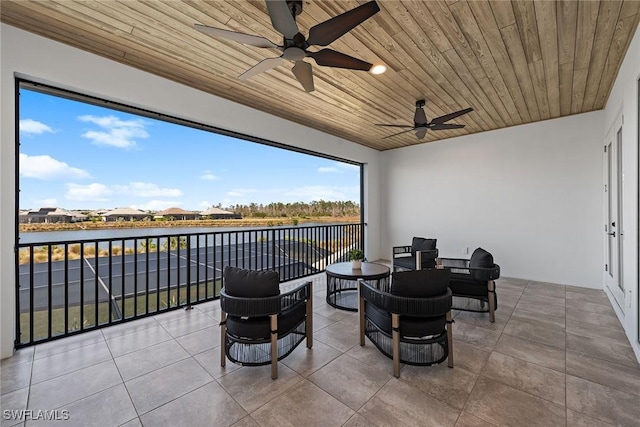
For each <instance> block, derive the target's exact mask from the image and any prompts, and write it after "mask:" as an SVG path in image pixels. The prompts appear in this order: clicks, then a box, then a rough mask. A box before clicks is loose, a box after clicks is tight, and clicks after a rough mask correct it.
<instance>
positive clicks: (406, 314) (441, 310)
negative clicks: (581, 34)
mask: <svg viewBox="0 0 640 427" xmlns="http://www.w3.org/2000/svg"><path fill="white" fill-rule="evenodd" d="M449 275H450V272H449V270H447V269H440V270H438V269H430V270H417V271H404V272H397V273H393V277H392V282H391V289H379V288H377V287H376V286H374V285H372V284H370V283H367V282H366V281H364V280H361V281H360V282H359V292H360V298H359V318H360V345H362V346H363V345H364V337H365V336H366V337H367V338H369V340H371V342H372V343H373V344H374V345H375V346H376V347H377V348H378V350H380V351H381V352H382V354H384V355H385V356H387V357H388V358H390V359H392V360H393V375H394V376H396V377H399V376H400V363H404V364H407V365H420V366H425V365H433V364H435V363H441V362H443V361H444V360H445V359H448V364H449V367H450V368H453V330H452V323H453V321H452V319H451V290H450V289H449V288H448V285H449Z"/></svg>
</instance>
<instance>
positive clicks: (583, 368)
mask: <svg viewBox="0 0 640 427" xmlns="http://www.w3.org/2000/svg"><path fill="white" fill-rule="evenodd" d="M567 374H571V375H573V376H576V377H580V378H582V379H585V380H589V381H593V382H595V383H598V384H601V385H604V386H607V387H611V388H614V389H616V390H620V391H623V392H625V393H630V394H635V395H636V396H640V366H636V367H630V366H626V365H621V364H618V363H614V362H608V361H606V360H602V359H597V358H593V357H590V356H588V355H586V354H583V353H577V352H573V351H567Z"/></svg>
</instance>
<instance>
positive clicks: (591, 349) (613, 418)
mask: <svg viewBox="0 0 640 427" xmlns="http://www.w3.org/2000/svg"><path fill="white" fill-rule="evenodd" d="M313 281H314V290H315V291H314V296H315V298H314V307H315V309H314V329H315V336H314V345H313V349H311V350H308V349H306V347H305V346H304V344H303V345H300V347H298V348H297V349H296V351H295V352H294V353H292V354H291V355H290V356H289V357H287V358H286V359H284V360H283V361H282V362H281V363H280V365H279V378H278V379H277V380H275V381H274V380H271V378H270V371H269V367H268V366H266V367H257V368H255V367H253V368H252V367H239V366H236V365H234V364H232V363H227V367H226V368H224V369H223V368H221V367H220V361H219V345H220V334H219V329H218V326H217V322H218V320H219V312H220V310H219V303H218V302H217V301H215V302H210V303H206V304H201V305H198V306H195V309H193V310H191V311H183V310H179V311H174V312H171V313H165V314H162V315H158V316H156V317H154V318H147V319H143V320H139V321H135V322H131V323H128V324H123V325H118V326H114V327H110V328H106V329H102V330H98V331H94V332H90V333H87V334H84V335H81V336H76V337H72V338H66V339H63V340H59V341H55V342H50V343H46V344H42V345H39V346H36V347H35V348H33V347H32V348H27V349H23V350H20V351H19V352H18V353H17V354H16V355H15V356H14V357H12V358H10V359H5V360H3V361H2V364H1V374H2V382H1V390H2V394H1V398H0V399H1V403H2V409H3V417H2V423H1V426H2V427H5V426H12V425H16V424H22V423H18V422H16V421H11V420H7V419H5V416H6V412H4V410H11V409H16V410H20V409H31V410H34V411H36V410H45V409H46V410H52V409H59V410H60V411H61V410H63V409H65V410H67V411H68V415H69V419H68V420H66V421H59V422H57V423H56V422H43V421H37V422H34V421H29V422H26V425H27V426H31V425H37V424H40V425H44V424H60V425H65V426H74V425H77V426H93V425H95V426H100V427H106V426H140V425H144V426H229V425H233V426H258V425H259V426H277V427H280V426H311V425H313V426H491V425H514V426H515V425H517V426H545V427H546V426H564V425H568V426H606V425H620V426H633V425H636V426H638V425H640V366H639V365H638V362H637V360H636V358H635V356H634V354H633V351H632V350H631V347H630V345H629V343H628V341H627V339H626V337H625V336H624V334H623V332H622V328H621V326H620V324H619V322H618V320H617V318H616V317H615V315H614V312H613V310H612V308H611V306H610V304H609V302H608V300H607V298H606V296H605V295H604V293H603V292H602V291H597V290H589V289H582V288H576V287H570V286H566V287H565V286H562V285H555V284H549V283H539V282H533V281H526V280H519V279H500V280H499V281H498V283H497V292H498V311H497V312H496V322H495V323H494V324H491V323H489V320H488V316H487V315H486V314H472V313H466V312H456V313H455V320H456V323H455V324H454V349H455V353H454V354H455V368H454V369H449V368H447V366H446V363H445V364H442V365H438V366H432V367H414V366H404V367H403V369H402V371H401V377H400V378H399V379H396V378H394V377H393V375H392V366H391V361H390V360H389V359H387V358H385V357H384V356H382V354H381V353H380V352H379V351H378V350H377V349H376V348H375V347H374V346H373V345H372V344H371V342H369V341H368V340H367V342H366V345H365V346H364V347H360V345H358V329H357V315H356V314H355V313H349V312H345V311H340V310H336V309H334V308H332V307H330V306H328V305H327V304H326V302H325V300H324V296H325V292H326V289H325V281H324V276H323V275H318V276H314V277H313ZM34 413H35V412H34ZM59 414H60V415H61V414H62V412H60V413H59Z"/></svg>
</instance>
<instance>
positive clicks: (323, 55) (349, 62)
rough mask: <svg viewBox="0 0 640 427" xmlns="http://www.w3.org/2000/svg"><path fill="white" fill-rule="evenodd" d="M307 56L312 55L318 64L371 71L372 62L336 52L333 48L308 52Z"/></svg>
mask: <svg viewBox="0 0 640 427" xmlns="http://www.w3.org/2000/svg"><path fill="white" fill-rule="evenodd" d="M307 56H310V57H312V58H313V59H315V61H316V62H317V63H318V65H324V66H326V67H335V68H347V69H349V70H362V71H369V70H370V69H371V64H369V63H368V62H365V61H363V60H361V59H358V58H354V57H353V56H349V55H345V54H344V53H340V52H336V51H335V50H332V49H322V50H320V51H318V52H307Z"/></svg>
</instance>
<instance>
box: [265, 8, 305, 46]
mask: <svg viewBox="0 0 640 427" xmlns="http://www.w3.org/2000/svg"><path fill="white" fill-rule="evenodd" d="M266 3H267V10H268V11H269V17H270V18H271V25H273V28H275V29H276V31H278V32H279V33H280V34H282V35H283V36H284V37H285V38H286V39H292V38H293V36H295V35H296V34H298V33H299V32H300V30H298V24H296V20H295V19H294V18H293V15H292V14H291V10H289V6H288V5H287V2H286V1H285V0H267V1H266Z"/></svg>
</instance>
